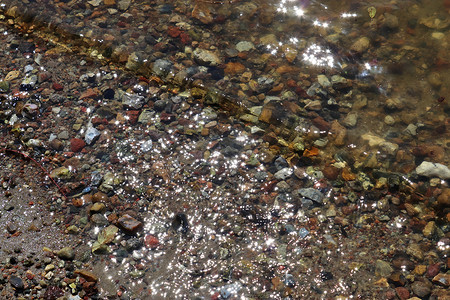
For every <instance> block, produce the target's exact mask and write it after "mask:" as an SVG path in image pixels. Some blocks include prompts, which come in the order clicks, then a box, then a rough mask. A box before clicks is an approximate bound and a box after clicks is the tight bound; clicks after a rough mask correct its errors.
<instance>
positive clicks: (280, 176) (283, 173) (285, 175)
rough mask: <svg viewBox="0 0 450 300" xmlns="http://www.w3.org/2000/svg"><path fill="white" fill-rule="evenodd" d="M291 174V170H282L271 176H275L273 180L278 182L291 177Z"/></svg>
mask: <svg viewBox="0 0 450 300" xmlns="http://www.w3.org/2000/svg"><path fill="white" fill-rule="evenodd" d="M292 173H293V171H292V169H291V168H283V169H281V170H279V171H278V172H276V173H275V174H273V176H275V178H276V179H278V180H286V179H287V178H289V177H290V176H291V175H292Z"/></svg>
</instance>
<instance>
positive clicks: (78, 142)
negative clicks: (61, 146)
mask: <svg viewBox="0 0 450 300" xmlns="http://www.w3.org/2000/svg"><path fill="white" fill-rule="evenodd" d="M84 146H86V143H85V142H84V141H83V140H82V139H78V138H72V139H70V150H71V151H72V152H80V151H81V150H83V148H84Z"/></svg>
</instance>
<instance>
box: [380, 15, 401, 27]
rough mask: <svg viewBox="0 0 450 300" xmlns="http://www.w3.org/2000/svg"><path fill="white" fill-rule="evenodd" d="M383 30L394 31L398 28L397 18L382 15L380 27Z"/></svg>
mask: <svg viewBox="0 0 450 300" xmlns="http://www.w3.org/2000/svg"><path fill="white" fill-rule="evenodd" d="M382 26H383V27H384V28H386V29H389V30H395V29H397V28H398V18H397V16H394V15H391V14H389V13H385V14H384V22H383V25H382Z"/></svg>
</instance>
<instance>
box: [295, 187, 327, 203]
mask: <svg viewBox="0 0 450 300" xmlns="http://www.w3.org/2000/svg"><path fill="white" fill-rule="evenodd" d="M298 193H299V194H300V195H301V196H302V197H305V198H307V199H310V200H312V201H314V202H316V203H318V204H322V202H323V198H324V195H323V194H322V192H320V191H319V190H317V189H315V188H302V189H299V190H298Z"/></svg>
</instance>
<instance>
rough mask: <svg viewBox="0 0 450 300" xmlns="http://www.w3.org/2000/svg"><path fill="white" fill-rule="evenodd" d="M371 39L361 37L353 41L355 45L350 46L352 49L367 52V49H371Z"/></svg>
mask: <svg viewBox="0 0 450 300" xmlns="http://www.w3.org/2000/svg"><path fill="white" fill-rule="evenodd" d="M369 46H370V41H369V39H368V38H367V37H365V36H364V37H361V38H360V39H358V40H357V41H356V42H354V43H353V45H352V46H351V47H350V50H352V51H355V52H358V53H363V52H366V51H367V49H369Z"/></svg>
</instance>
